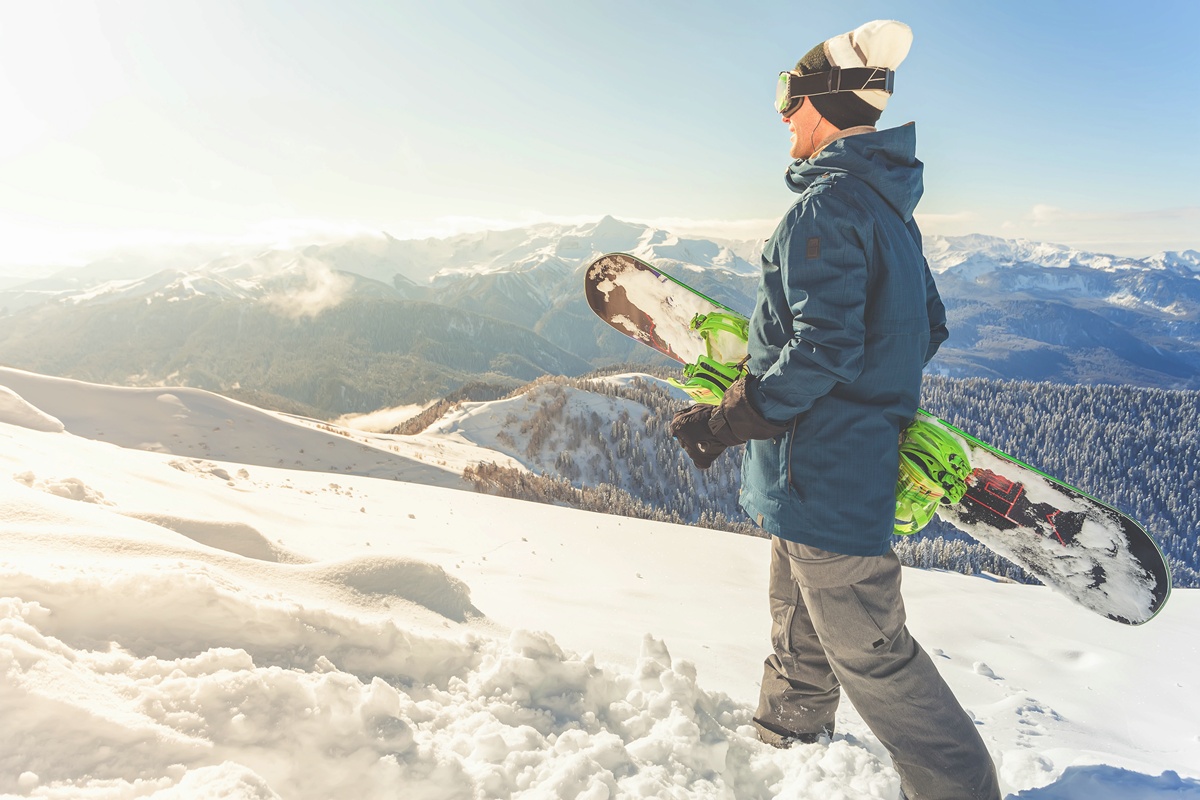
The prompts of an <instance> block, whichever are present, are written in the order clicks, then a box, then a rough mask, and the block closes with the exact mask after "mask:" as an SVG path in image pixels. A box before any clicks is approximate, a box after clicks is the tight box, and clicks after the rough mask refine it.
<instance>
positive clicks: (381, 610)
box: [0, 370, 1200, 800]
mask: <svg viewBox="0 0 1200 800" xmlns="http://www.w3.org/2000/svg"><path fill="white" fill-rule="evenodd" d="M0 385H4V386H6V387H7V388H8V390H7V391H4V392H0V676H2V677H0V718H2V719H3V720H4V725H3V726H0V795H2V796H4V797H42V798H68V797H69V798H105V800H112V799H113V798H122V799H123V798H135V797H138V798H141V797H153V798H159V799H160V800H161V799H164V798H207V797H213V798H216V797H220V798H255V799H260V798H275V797H286V798H324V797H332V796H339V797H340V796H349V797H364V798H374V797H397V796H398V797H405V798H418V800H420V799H422V798H429V799H431V800H432V798H502V797H526V798H585V799H587V800H591V799H592V798H617V797H627V798H644V797H656V798H657V797H661V798H767V797H781V798H809V799H810V800H833V799H834V798H886V799H887V800H895V798H896V797H897V796H898V793H899V782H898V778H897V776H896V773H895V771H894V770H893V768H892V766H891V763H890V761H889V759H888V758H887V755H886V753H885V752H884V750H883V749H882V747H881V746H880V744H879V742H878V740H877V739H875V738H874V737H873V736H872V734H871V733H870V731H869V730H868V729H867V728H866V727H865V726H864V724H863V723H862V721H861V719H860V718H859V717H858V715H857V714H856V713H855V711H854V709H853V708H852V707H851V706H850V704H849V703H844V704H843V706H842V708H841V709H840V711H839V715H838V733H837V735H836V736H835V737H833V739H832V741H829V742H826V743H820V744H815V745H808V746H797V747H795V748H793V749H792V750H788V751H777V750H774V749H772V748H770V747H767V746H766V745H763V744H761V743H759V742H758V741H757V740H756V738H755V737H754V734H753V729H752V728H751V727H750V726H749V722H750V717H751V715H752V713H753V707H754V706H753V704H754V702H755V700H756V695H757V681H758V678H759V676H760V675H761V659H762V658H763V657H764V656H765V655H766V650H767V648H768V646H769V645H768V641H769V627H770V626H769V620H768V612H767V598H766V570H767V558H768V542H767V541H765V540H762V539H754V538H748V537H740V536H736V535H733V534H726V533H720V532H716V531H708V530H703V529H697V528H689V527H684V526H673V525H665V524H658V523H651V522H646V521H640V520H631V519H621V518H616V517H610V516H605V515H599V514H590V513H586V512H578V511H574V510H571V509H565V508H557V507H551V506H542V505H536V504H529V503H523V502H520V501H514V500H506V499H501V498H493V497H488V496H483V495H477V494H473V493H469V492H464V491H460V490H458V489H457V488H450V487H451V486H460V485H461V484H459V483H454V482H448V481H447V480H446V476H447V475H450V474H451V473H452V472H453V469H454V468H455V467H456V465H457V466H461V465H462V464H464V463H469V457H468V453H469V452H470V451H471V449H473V448H474V449H475V450H476V453H477V454H479V455H483V456H485V457H486V458H487V459H490V458H491V457H492V454H491V453H490V452H488V451H481V450H479V449H478V448H475V447H474V446H473V445H470V444H466V443H459V444H458V445H455V446H453V447H452V444H453V443H451V442H450V441H449V439H448V438H443V439H441V440H438V439H435V438H429V439H427V440H424V443H423V444H419V445H418V444H413V445H411V448H412V449H410V450H406V451H404V452H398V451H396V450H392V449H390V448H392V447H399V446H400V444H399V443H398V442H397V441H396V440H397V439H399V438H400V437H386V436H380V435H368V434H359V433H354V434H353V437H351V436H347V435H343V433H344V432H343V433H339V432H332V431H330V430H324V429H322V428H320V427H318V426H317V425H316V424H315V423H313V422H312V421H305V420H298V419H295V418H287V417H285V416H283V415H277V414H271V413H269V412H264V411H260V410H257V409H253V408H252V407H250V406H245V405H243V404H240V403H235V402H233V401H229V400H225V399H223V398H219V397H217V396H215V395H207V394H205V393H194V392H192V391H191V390H181V389H171V390H169V391H168V390H166V389H161V390H148V389H138V390H130V389H116V388H113V387H98V386H93V385H90V384H85V383H80V382H73V381H63V380H60V379H52V378H46V377H43V376H37V375H33V374H31V373H21V372H17V371H15V370H3V371H0ZM51 416H52V417H54V418H57V419H58V420H61V422H62V425H63V428H62V429H60V428H59V427H58V426H56V425H54V424H48V420H49V419H50V418H51ZM231 431H236V435H233V434H231ZM355 437H361V438H355ZM155 442H158V443H163V449H159V450H156V449H153V448H150V447H144V448H142V449H135V448H138V447H139V446H140V445H143V444H146V443H155ZM238 442H242V443H243V444H242V446H241V448H240V449H238V448H237V443H238ZM251 443H252V444H251ZM438 447H442V448H444V449H443V450H440V451H439V450H437V448H438ZM455 447H457V449H454V448H455ZM260 450H265V451H267V454H266V455H265V456H263V457H259V458H257V459H255V456H256V454H258V452H259V451H260ZM200 453H207V454H208V455H207V456H201V455H199V454H200ZM332 453H336V455H331V454H332ZM418 455H422V456H424V457H428V458H431V459H432V458H433V457H435V456H438V455H441V456H444V457H445V458H444V460H445V461H446V462H447V463H446V464H445V465H437V466H435V465H432V464H430V463H429V462H428V461H425V460H423V459H419V458H417V456H418ZM279 458H283V459H284V460H285V461H286V462H287V463H286V464H284V465H279V464H275V463H264V462H268V461H272V460H278V459H279ZM283 466H286V467H288V468H286V469H285V468H283ZM335 468H336V469H335ZM389 470H390V472H391V474H388V472H389ZM396 477H400V478H402V479H403V480H396V479H394V478H396ZM423 480H431V481H432V482H433V483H435V484H437V483H438V482H439V481H440V482H441V484H440V485H424V484H423V483H420V482H414V481H423ZM904 580H905V597H906V606H907V608H908V613H909V619H910V626H911V628H912V629H913V632H914V634H915V635H916V636H917V638H918V639H919V640H920V641H922V643H923V644H924V645H925V646H926V648H927V649H929V651H930V653H931V655H932V656H933V657H934V660H935V662H936V663H937V664H938V666H939V668H940V670H941V671H942V673H943V675H944V676H945V677H946V679H947V681H948V682H949V683H950V685H951V687H952V688H953V689H954V691H955V693H956V694H957V696H958V697H959V698H960V699H961V700H962V702H963V703H964V705H965V706H966V708H967V709H968V710H969V711H970V713H971V714H972V715H973V716H974V718H975V720H976V721H977V723H978V725H979V730H980V732H981V734H982V735H983V737H984V740H985V742H986V743H987V744H988V746H989V749H990V750H991V752H992V754H993V757H994V758H995V760H996V762H997V765H998V768H999V773H1000V777H1001V782H1002V785H1003V788H1004V790H1005V793H1006V796H1009V797H1013V798H1022V799H1024V798H1032V799H1033V800H1066V799H1070V800H1082V799H1083V798H1086V800H1109V798H1118V797H1120V798H1123V799H1127V798H1132V799H1133V800H1160V798H1161V799H1163V800H1165V798H1168V797H1170V798H1200V730H1198V729H1197V727H1196V720H1197V719H1200V691H1198V688H1200V687H1198V685H1197V678H1196V670H1195V668H1194V665H1195V663H1196V662H1197V657H1198V656H1200V645H1198V644H1197V642H1196V639H1195V636H1194V632H1195V630H1196V627H1197V624H1198V623H1200V595H1198V594H1197V593H1196V592H1194V591H1188V590H1176V591H1175V593H1174V596H1173V597H1172V599H1171V601H1170V603H1169V604H1168V606H1167V607H1166V608H1165V609H1164V611H1163V612H1162V614H1160V615H1159V616H1158V617H1157V618H1156V619H1155V620H1153V621H1152V622H1150V623H1149V624H1147V625H1145V626H1142V627H1139V628H1128V627H1125V626H1120V625H1117V624H1115V623H1112V622H1109V621H1107V620H1104V619H1102V618H1100V617H1098V616H1096V615H1092V614H1089V613H1088V612H1086V611H1084V610H1082V609H1079V608H1078V607H1077V606H1075V605H1073V604H1072V603H1070V602H1069V601H1067V600H1065V599H1063V598H1061V597H1058V596H1057V595H1054V594H1052V593H1051V592H1050V591H1049V590H1046V589H1044V588H1040V587H1027V586H1019V585H1014V584H1010V583H1003V582H996V581H991V580H988V579H986V578H982V577H974V578H972V577H967V576H961V575H951V574H942V573H935V572H922V571H917V570H910V569H906V570H905V575H904Z"/></svg>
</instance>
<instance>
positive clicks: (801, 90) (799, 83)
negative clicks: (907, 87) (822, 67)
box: [785, 67, 896, 97]
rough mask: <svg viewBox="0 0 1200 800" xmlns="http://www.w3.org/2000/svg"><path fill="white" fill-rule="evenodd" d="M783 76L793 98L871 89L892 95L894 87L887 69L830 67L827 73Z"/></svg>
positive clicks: (892, 76) (892, 74)
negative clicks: (786, 80)
mask: <svg viewBox="0 0 1200 800" xmlns="http://www.w3.org/2000/svg"><path fill="white" fill-rule="evenodd" d="M785 74H786V75H787V76H788V94H790V95H791V96H792V97H811V96H813V95H817V94H837V93H838V92H859V91H864V90H871V89H874V90H878V91H881V92H887V93H888V94H891V93H892V92H893V91H894V90H895V86H896V71H895V70H891V69H888V68H887V67H847V68H845V69H843V68H842V67H832V68H831V69H830V70H829V71H828V72H814V73H812V74H811V75H797V74H796V73H794V72H788V73H785Z"/></svg>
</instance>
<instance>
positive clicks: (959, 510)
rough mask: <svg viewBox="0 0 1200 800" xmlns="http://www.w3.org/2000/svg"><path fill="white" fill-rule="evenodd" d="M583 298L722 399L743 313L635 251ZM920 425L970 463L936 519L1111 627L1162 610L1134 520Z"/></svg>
mask: <svg viewBox="0 0 1200 800" xmlns="http://www.w3.org/2000/svg"><path fill="white" fill-rule="evenodd" d="M584 295H585V297H586V298H587V302H588V305H589V306H590V307H591V309H592V310H593V311H594V312H595V313H596V314H597V315H598V316H599V317H600V318H601V319H602V320H604V321H605V322H606V323H608V325H610V326H611V327H612V328H613V329H615V330H616V331H618V332H620V333H622V334H624V335H625V336H628V337H630V338H631V339H634V340H635V341H638V342H641V343H642V344H644V345H646V346H647V347H651V348H653V349H654V350H657V351H658V352H659V353H661V354H663V355H664V356H666V357H668V358H670V359H673V360H674V361H676V362H678V363H680V364H682V365H684V368H685V369H684V378H685V379H684V380H682V381H672V383H673V384H674V385H676V386H679V387H680V388H682V389H683V390H684V391H686V392H687V393H688V394H689V395H690V396H691V397H692V398H693V400H696V401H698V402H709V403H711V402H719V400H720V395H721V394H722V393H723V390H724V388H725V387H727V386H728V383H729V381H730V376H731V375H732V376H734V377H735V376H736V374H737V371H738V367H739V365H740V363H741V362H742V360H743V359H744V358H745V355H746V335H745V330H746V324H747V323H748V320H747V318H746V317H745V316H744V315H742V314H740V313H738V312H737V311H735V310H734V309H731V308H729V307H728V306H725V305H722V304H721V303H718V302H717V301H715V300H713V299H711V298H709V297H707V296H705V295H704V294H702V293H700V292H698V291H696V290H694V289H692V288H691V287H689V286H688V285H687V284H685V283H683V282H682V281H680V280H678V279H676V278H674V277H672V276H670V275H668V274H667V273H665V272H663V271H662V270H660V269H658V268H657V267H654V266H653V265H651V264H648V263H646V262H645V261H642V260H641V259H639V258H636V257H635V256H631V255H628V254H625V253H611V254H608V255H604V256H601V257H600V258H597V259H596V260H594V261H593V262H592V263H591V264H590V265H589V266H588V268H587V270H586V273H585V277H584ZM714 366H715V368H717V372H718V373H719V374H715V373H714ZM720 367H724V368H725V369H724V371H721V370H720V369H719V368H720ZM918 418H919V419H922V420H925V421H928V422H932V423H934V424H936V425H940V426H941V427H942V428H944V429H945V430H946V431H948V432H949V433H950V434H951V435H952V436H953V437H954V438H956V439H957V440H958V442H959V444H961V445H962V446H963V448H964V450H965V452H966V453H967V455H968V458H969V461H970V466H971V472H970V474H969V475H968V476H967V479H966V484H967V491H966V493H965V494H964V495H963V497H962V499H961V500H959V501H958V502H957V503H954V504H943V505H941V506H939V508H938V512H937V513H938V515H939V516H940V517H942V519H944V520H945V521H947V522H949V523H950V524H951V525H953V526H954V527H955V528H958V529H959V530H961V531H963V532H965V533H967V534H968V535H969V536H971V537H972V538H973V539H975V540H976V541H978V542H980V543H981V544H983V545H984V546H986V547H987V548H989V549H990V550H992V551H993V552H995V553H997V554H999V555H1001V556H1003V557H1004V558H1007V559H1008V560H1009V561H1011V562H1013V563H1014V564H1016V565H1017V566H1019V567H1021V568H1022V569H1023V570H1025V572H1026V573H1027V574H1029V575H1032V576H1033V577H1035V578H1037V579H1038V580H1039V581H1041V582H1042V583H1043V584H1045V585H1046V586H1049V587H1050V588H1051V589H1053V590H1055V591H1057V592H1059V593H1060V594H1063V595H1065V596H1067V597H1068V598H1070V599H1071V600H1074V601H1075V602H1076V603H1078V604H1079V605H1081V606H1083V607H1085V608H1087V609H1089V610H1091V611H1094V612H1095V613H1097V614H1100V615H1102V616H1105V617H1107V618H1109V619H1111V620H1114V621H1116V622H1120V623H1124V624H1126V625H1141V624H1142V623H1145V622H1147V621H1149V620H1150V619H1152V618H1153V617H1154V616H1155V615H1156V614H1158V612H1159V611H1160V610H1161V609H1162V607H1163V604H1164V603H1165V602H1166V601H1167V598H1168V596H1169V595H1170V592H1171V573H1170V569H1169V568H1168V566H1167V562H1166V559H1165V557H1164V556H1163V554H1162V551H1161V550H1160V548H1159V547H1158V544H1157V543H1156V542H1155V541H1154V539H1152V538H1151V537H1150V535H1149V534H1148V533H1147V532H1146V530H1145V528H1143V527H1142V526H1141V525H1140V524H1139V523H1138V522H1137V521H1136V520H1134V519H1132V518H1131V517H1129V516H1128V515H1126V514H1123V513H1121V512H1120V511H1118V510H1117V509H1115V508H1113V507H1112V506H1111V505H1109V504H1108V503H1105V502H1103V501H1101V500H1099V499H1097V498H1095V497H1093V496H1091V495H1089V494H1088V493H1086V492H1084V491H1083V490H1082V489H1078V488H1076V487H1074V486H1071V485H1069V484H1067V483H1065V482H1063V481H1061V480H1058V479H1057V478H1054V477H1052V476H1050V475H1047V474H1045V473H1043V472H1041V471H1039V470H1037V469H1035V468H1034V467H1031V466H1029V465H1028V464H1025V463H1024V462H1022V461H1020V460H1018V459H1016V458H1014V457H1013V456H1010V455H1008V454H1007V453H1004V452H1002V451H1001V450H998V449H996V448H995V447H992V446H991V445H989V444H987V443H986V442H983V441H981V440H979V439H977V438H976V437H974V436H972V435H971V434H969V433H967V432H965V431H963V430H961V429H959V428H957V427H955V426H953V425H951V424H949V423H947V422H945V421H944V420H940V419H938V418H937V417H935V416H933V415H932V414H929V413H928V412H926V411H923V410H919V411H918Z"/></svg>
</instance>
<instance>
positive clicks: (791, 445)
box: [787, 417, 800, 494]
mask: <svg viewBox="0 0 1200 800" xmlns="http://www.w3.org/2000/svg"><path fill="white" fill-rule="evenodd" d="M799 419H800V418H799V417H792V430H791V433H792V438H791V439H789V440H788V449H787V482H788V494H791V493H792V492H794V491H795V488H794V486H795V484H793V483H792V450H793V449H794V448H795V447H796V422H797V421H798V420H799Z"/></svg>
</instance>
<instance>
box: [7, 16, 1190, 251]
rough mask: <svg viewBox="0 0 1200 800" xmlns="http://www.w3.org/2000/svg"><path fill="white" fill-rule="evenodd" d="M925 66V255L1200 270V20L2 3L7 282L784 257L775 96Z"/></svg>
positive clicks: (911, 86)
mask: <svg viewBox="0 0 1200 800" xmlns="http://www.w3.org/2000/svg"><path fill="white" fill-rule="evenodd" d="M874 18H898V19H901V20H902V21H904V22H906V23H908V24H909V25H910V26H912V28H913V31H914V37H915V38H914V43H913V48H912V51H911V52H910V55H909V57H908V59H907V60H906V61H905V62H904V64H903V65H902V66H901V67H900V69H899V71H898V77H897V92H896V95H895V96H894V97H893V99H892V100H891V102H890V104H889V106H888V109H887V111H886V112H885V113H884V116H883V118H882V120H881V122H880V124H881V126H885V127H886V126H892V125H899V124H902V123H904V122H908V121H910V120H915V121H916V123H917V131H918V154H919V156H920V157H921V158H922V160H924V161H925V163H926V179H925V185H926V194H925V199H924V200H923V202H922V204H921V206H920V207H919V208H918V219H919V221H920V222H921V223H922V226H923V228H924V229H925V230H926V232H927V233H945V234H964V233H972V232H979V233H987V234H994V235H999V236H1009V237H1025V238H1032V239H1040V240H1046V241H1055V242H1063V243H1067V244H1073V245H1077V246H1080V247H1084V248H1087V249H1092V250H1099V251H1106V252H1116V253H1127V254H1134V255H1148V254H1150V253H1153V252H1156V251H1159V250H1162V249H1184V248H1200V189H1198V188H1197V187H1198V186H1200V155H1198V154H1197V146H1198V145H1200V111H1198V106H1200V102H1198V101H1200V84H1198V83H1197V82H1196V78H1194V77H1190V76H1191V75H1192V74H1194V71H1195V70H1194V68H1193V65H1192V63H1191V62H1193V61H1194V57H1193V55H1192V54H1193V52H1194V50H1195V44H1194V43H1195V40H1196V36H1197V31H1198V29H1200V3H1193V2H1190V0H1188V2H1182V1H1180V2H1146V3H1138V4H1135V3H1123V4H1117V3H1112V2H1059V3H1052V2H1041V3H1033V2H1005V3H962V2H921V3H904V4H899V3H896V2H890V3H882V2H854V3H837V4H834V3H821V4H817V3H801V2H790V3H784V2H738V3H736V4H735V3H727V2H664V1H662V0H642V1H641V2H627V1H626V0H604V1H603V2H567V0H555V1H551V0H509V2H454V1H453V0H447V1H446V2H442V3H437V4H434V3H424V2H408V1H407V0H402V1H399V2H368V1H367V0H359V2H332V1H331V0H255V2H238V0H172V2H156V1H155V0H106V2H84V0H72V1H70V2H67V1H66V0H41V2H39V3H20V4H18V3H4V4H2V5H0V109H3V110H4V116H5V124H4V125H2V126H0V265H8V266H9V268H10V271H11V265H14V264H21V263H34V262H42V263H61V262H62V261H63V260H66V259H71V258H79V257H81V255H82V254H86V253H88V252H93V251H95V250H96V249H97V248H99V247H101V246H103V245H107V244H111V243H122V242H136V241H144V242H173V241H193V240H196V241H201V240H208V239H223V238H227V239H231V240H232V239H255V238H256V237H259V238H264V239H269V238H272V237H280V236H292V237H299V238H303V237H304V236H307V235H310V234H311V235H317V234H329V233H334V232H337V231H342V230H361V229H372V230H378V229H384V230H388V231H389V232H391V233H393V234H394V235H397V236H401V237H403V236H412V235H423V234H428V233H448V232H452V231H455V230H461V229H467V228H472V227H481V226H487V225H503V224H513V223H520V222H530V221H536V220H542V219H583V218H589V217H599V216H601V215H603V214H612V215H614V216H617V217H620V218H624V219H631V220H645V221H654V222H658V223H660V224H664V225H667V226H669V227H673V228H676V229H678V230H681V231H685V232H710V233H713V234H724V235H734V236H746V237H749V236H760V235H765V234H766V233H769V231H770V229H771V227H773V224H774V221H775V220H776V219H778V217H779V216H780V214H782V212H783V211H784V210H785V209H786V207H787V206H788V205H789V204H790V203H791V202H792V199H793V196H792V195H791V194H790V192H788V191H787V190H786V188H785V187H784V184H783V181H782V175H783V172H784V169H785V167H786V166H787V163H788V158H787V149H788V136H787V131H786V128H785V127H784V125H783V124H782V123H781V121H780V119H779V117H778V115H776V114H774V113H773V111H772V107H771V101H772V98H773V92H774V82H775V76H776V74H777V73H778V72H779V71H780V70H781V69H788V68H790V67H791V66H792V65H793V64H794V63H795V62H796V60H797V59H798V58H799V57H800V56H801V55H802V54H803V53H804V52H805V51H807V50H808V49H809V48H810V47H812V46H813V45H815V44H817V43H818V42H820V41H822V40H823V39H825V38H827V37H829V36H832V35H835V34H838V33H841V32H844V31H846V30H850V29H852V28H854V27H857V26H858V25H859V24H861V23H862V22H865V21H867V20H869V19H874Z"/></svg>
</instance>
